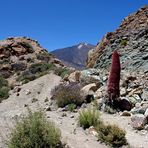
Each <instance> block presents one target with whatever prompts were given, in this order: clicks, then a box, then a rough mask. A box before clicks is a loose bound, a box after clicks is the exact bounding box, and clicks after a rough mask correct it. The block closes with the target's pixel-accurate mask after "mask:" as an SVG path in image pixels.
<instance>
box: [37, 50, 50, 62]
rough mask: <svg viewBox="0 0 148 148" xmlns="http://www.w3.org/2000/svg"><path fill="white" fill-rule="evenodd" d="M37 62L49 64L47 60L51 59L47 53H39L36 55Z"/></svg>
mask: <svg viewBox="0 0 148 148" xmlns="http://www.w3.org/2000/svg"><path fill="white" fill-rule="evenodd" d="M36 57H37V59H38V60H41V61H44V62H49V60H50V59H51V54H49V53H47V52H43V53H39V54H37V55H36Z"/></svg>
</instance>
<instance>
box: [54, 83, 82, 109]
mask: <svg viewBox="0 0 148 148" xmlns="http://www.w3.org/2000/svg"><path fill="white" fill-rule="evenodd" d="M52 94H53V99H55V100H56V103H57V105H58V107H65V106H66V105H69V104H75V105H76V106H80V105H81V104H82V103H83V101H84V99H83V96H82V95H81V93H80V86H79V85H78V84H77V83H70V84H68V85H64V84H61V85H59V86H58V87H57V88H55V89H54V90H53V91H52Z"/></svg>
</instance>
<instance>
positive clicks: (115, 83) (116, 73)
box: [107, 50, 121, 102]
mask: <svg viewBox="0 0 148 148" xmlns="http://www.w3.org/2000/svg"><path fill="white" fill-rule="evenodd" d="M120 71H121V68H120V58H119V54H118V52H117V51H116V50H115V51H114V52H113V54H112V63H111V70H110V74H109V79H108V90H107V91H108V96H109V101H110V102H114V101H115V100H116V99H117V98H118V97H119V96H120V89H119V84H120Z"/></svg>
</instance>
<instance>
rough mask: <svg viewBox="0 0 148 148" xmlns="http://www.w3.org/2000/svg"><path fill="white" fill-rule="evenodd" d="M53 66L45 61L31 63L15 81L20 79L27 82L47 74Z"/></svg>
mask: <svg viewBox="0 0 148 148" xmlns="http://www.w3.org/2000/svg"><path fill="white" fill-rule="evenodd" d="M54 68H55V65H53V64H49V63H46V62H40V63H35V64H32V65H31V66H30V67H29V69H28V70H27V71H25V72H23V73H22V74H21V75H20V76H19V77H18V78H17V81H22V83H23V84H25V83H28V82H30V81H33V80H35V79H37V78H39V77H41V76H43V75H45V74H47V73H48V72H49V71H50V70H52V69H54Z"/></svg>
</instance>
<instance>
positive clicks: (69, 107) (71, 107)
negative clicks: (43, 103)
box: [68, 103, 77, 112]
mask: <svg viewBox="0 0 148 148" xmlns="http://www.w3.org/2000/svg"><path fill="white" fill-rule="evenodd" d="M76 107H77V106H76V104H73V103H72V104H68V110H69V111H71V112H73V111H74V110H75V109H76Z"/></svg>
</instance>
